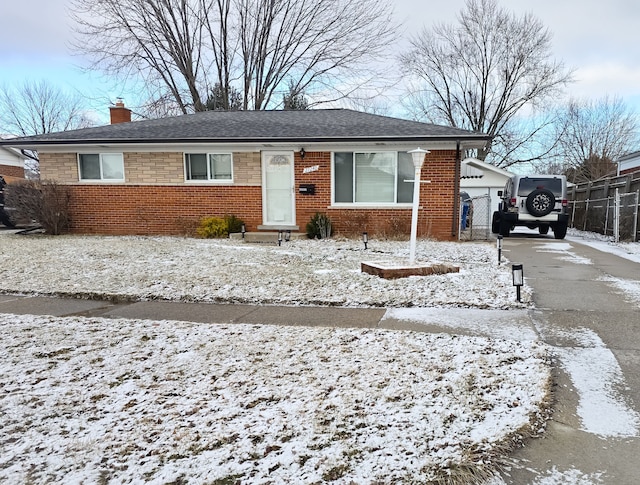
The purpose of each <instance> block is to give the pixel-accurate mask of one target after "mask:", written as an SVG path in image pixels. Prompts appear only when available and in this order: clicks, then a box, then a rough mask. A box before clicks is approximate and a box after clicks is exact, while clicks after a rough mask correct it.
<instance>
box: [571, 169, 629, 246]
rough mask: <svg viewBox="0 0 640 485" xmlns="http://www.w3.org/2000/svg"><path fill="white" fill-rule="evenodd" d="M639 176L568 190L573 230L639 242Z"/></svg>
mask: <svg viewBox="0 0 640 485" xmlns="http://www.w3.org/2000/svg"><path fill="white" fill-rule="evenodd" d="M639 205H640V172H636V173H633V174H628V175H620V176H616V177H610V178H607V179H602V180H597V181H593V182H586V183H583V184H578V185H574V186H572V187H570V188H569V214H570V216H571V220H570V227H573V228H576V229H580V230H582V231H591V232H597V233H600V234H605V235H608V236H613V238H614V240H615V241H616V242H617V241H638V229H639V227H638V222H639V220H638V212H639V210H638V209H639Z"/></svg>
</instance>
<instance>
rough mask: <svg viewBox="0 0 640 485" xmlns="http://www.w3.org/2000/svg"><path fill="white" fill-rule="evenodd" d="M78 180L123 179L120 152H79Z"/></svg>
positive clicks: (122, 162)
mask: <svg viewBox="0 0 640 485" xmlns="http://www.w3.org/2000/svg"><path fill="white" fill-rule="evenodd" d="M78 169H79V172H80V180H105V181H124V157H123V156H122V153H79V154H78Z"/></svg>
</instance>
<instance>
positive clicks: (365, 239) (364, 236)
mask: <svg viewBox="0 0 640 485" xmlns="http://www.w3.org/2000/svg"><path fill="white" fill-rule="evenodd" d="M362 242H363V243H364V250H365V251H366V250H367V244H368V243H369V234H367V233H366V232H363V233H362Z"/></svg>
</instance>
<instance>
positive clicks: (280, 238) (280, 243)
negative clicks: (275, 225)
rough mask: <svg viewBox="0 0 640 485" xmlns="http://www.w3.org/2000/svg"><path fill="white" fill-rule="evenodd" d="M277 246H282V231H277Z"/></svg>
mask: <svg viewBox="0 0 640 485" xmlns="http://www.w3.org/2000/svg"><path fill="white" fill-rule="evenodd" d="M278 246H282V231H278Z"/></svg>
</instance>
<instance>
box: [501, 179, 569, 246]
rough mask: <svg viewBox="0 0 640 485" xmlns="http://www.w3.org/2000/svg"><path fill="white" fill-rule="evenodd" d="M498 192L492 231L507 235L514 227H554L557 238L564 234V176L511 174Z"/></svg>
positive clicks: (565, 209) (539, 229)
mask: <svg viewBox="0 0 640 485" xmlns="http://www.w3.org/2000/svg"><path fill="white" fill-rule="evenodd" d="M498 195H499V196H500V197H501V199H502V201H501V203H500V207H499V210H497V211H496V212H494V213H493V217H492V220H491V230H492V232H493V233H494V234H497V233H499V234H501V235H502V236H508V235H509V233H510V231H511V230H512V229H513V228H515V227H516V226H526V227H528V228H529V229H536V228H537V229H538V231H539V232H540V234H543V235H544V234H546V233H547V232H548V231H549V228H551V229H552V230H553V235H554V237H555V238H556V239H564V237H565V235H566V233H567V225H568V222H569V216H568V214H567V179H566V177H565V176H564V175H514V176H512V177H510V178H509V180H507V183H506V185H505V187H504V190H503V191H499V192H498Z"/></svg>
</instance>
